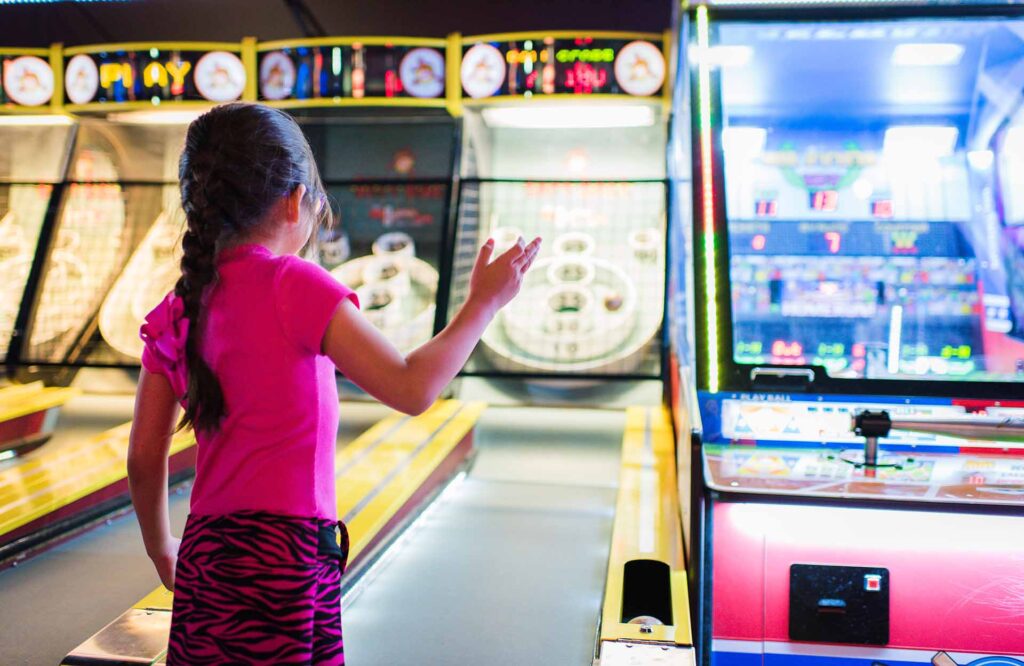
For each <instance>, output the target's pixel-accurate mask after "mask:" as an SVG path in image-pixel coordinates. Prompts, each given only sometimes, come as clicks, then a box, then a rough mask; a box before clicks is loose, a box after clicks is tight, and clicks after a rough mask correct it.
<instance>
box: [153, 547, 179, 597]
mask: <svg viewBox="0 0 1024 666" xmlns="http://www.w3.org/2000/svg"><path fill="white" fill-rule="evenodd" d="M179 546H181V539H176V538H174V537H171V540H170V541H169V542H168V543H167V546H166V547H165V548H164V549H163V550H161V551H160V552H159V553H155V554H152V555H150V556H149V559H151V560H153V566H155V567H156V572H157V574H159V576H160V582H161V583H163V584H164V587H166V588H167V589H168V590H170V591H171V592H174V569H175V567H177V566H178V547H179Z"/></svg>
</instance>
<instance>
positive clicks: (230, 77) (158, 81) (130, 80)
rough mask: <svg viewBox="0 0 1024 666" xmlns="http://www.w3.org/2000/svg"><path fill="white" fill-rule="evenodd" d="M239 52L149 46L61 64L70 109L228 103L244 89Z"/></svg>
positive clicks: (85, 56) (75, 58)
mask: <svg viewBox="0 0 1024 666" xmlns="http://www.w3.org/2000/svg"><path fill="white" fill-rule="evenodd" d="M246 81H247V75H246V68H245V65H243V64H242V60H241V58H240V57H239V55H238V53H234V52H231V51H221V50H210V51H200V50H173V49H167V50H164V49H160V48H156V47H154V48H150V49H143V50H114V49H111V50H110V51H101V52H95V53H92V52H90V53H78V54H76V55H70V56H69V57H66V58H65V60H64V99H65V102H66V103H67V104H69V105H85V104H122V103H128V102H151V103H154V104H157V103H161V102H181V101H207V102H215V103H222V102H231V101H234V100H237V99H239V98H240V97H241V96H242V93H243V92H244V91H245V85H246Z"/></svg>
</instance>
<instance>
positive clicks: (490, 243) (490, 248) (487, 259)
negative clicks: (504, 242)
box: [476, 238, 494, 269]
mask: <svg viewBox="0 0 1024 666" xmlns="http://www.w3.org/2000/svg"><path fill="white" fill-rule="evenodd" d="M493 254H494V239H493V238H488V239H487V242H486V243H484V244H483V247H481V248H480V252H479V253H478V254H477V255H476V268H477V269H479V268H483V267H484V266H486V265H487V264H489V263H491V255H493Z"/></svg>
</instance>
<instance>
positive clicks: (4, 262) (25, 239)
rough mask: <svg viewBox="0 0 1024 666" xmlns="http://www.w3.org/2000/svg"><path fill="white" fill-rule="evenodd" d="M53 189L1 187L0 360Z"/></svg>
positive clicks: (19, 186) (15, 314)
mask: <svg viewBox="0 0 1024 666" xmlns="http://www.w3.org/2000/svg"><path fill="white" fill-rule="evenodd" d="M52 191H53V186H51V185H6V186H0V360H2V359H5V358H6V357H7V345H8V343H9V341H10V339H11V334H12V333H13V331H14V322H15V319H16V318H17V316H18V307H19V306H20V305H21V297H22V294H23V292H24V290H25V283H26V282H27V281H28V275H29V271H30V270H31V269H32V258H33V256H34V255H35V251H36V244H37V243H38V241H39V231H40V229H42V226H43V218H44V217H45V216H46V207H47V206H48V205H49V203H50V194H51V192H52Z"/></svg>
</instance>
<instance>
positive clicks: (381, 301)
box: [366, 290, 392, 310]
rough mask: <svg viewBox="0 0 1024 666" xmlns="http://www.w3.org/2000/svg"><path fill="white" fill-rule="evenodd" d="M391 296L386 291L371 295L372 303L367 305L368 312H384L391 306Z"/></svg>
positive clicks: (375, 292)
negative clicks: (383, 310)
mask: <svg viewBox="0 0 1024 666" xmlns="http://www.w3.org/2000/svg"><path fill="white" fill-rule="evenodd" d="M391 300H392V298H391V294H390V293H388V292H387V291H384V290H379V291H374V292H373V293H371V294H370V302H369V304H367V306H366V309H367V310H382V309H384V308H386V307H387V306H389V305H391Z"/></svg>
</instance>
